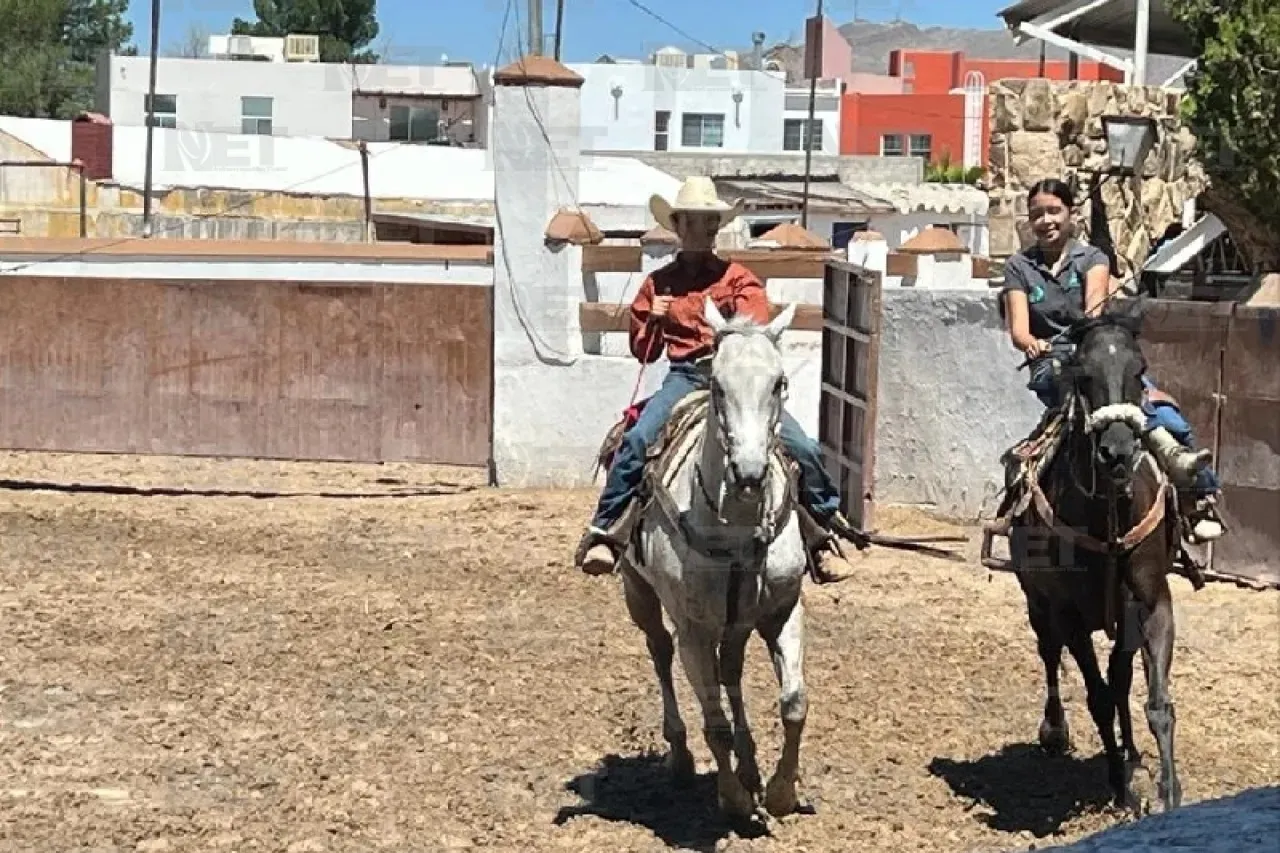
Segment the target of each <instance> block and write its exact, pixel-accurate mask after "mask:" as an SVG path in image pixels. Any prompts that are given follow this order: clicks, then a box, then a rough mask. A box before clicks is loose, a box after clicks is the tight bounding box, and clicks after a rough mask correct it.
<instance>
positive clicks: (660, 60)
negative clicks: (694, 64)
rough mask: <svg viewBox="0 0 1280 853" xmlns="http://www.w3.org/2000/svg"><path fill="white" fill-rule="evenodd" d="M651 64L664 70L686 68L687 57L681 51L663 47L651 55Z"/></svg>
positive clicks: (687, 65)
mask: <svg viewBox="0 0 1280 853" xmlns="http://www.w3.org/2000/svg"><path fill="white" fill-rule="evenodd" d="M653 64H654V65H661V66H663V67H666V68H688V67H689V57H688V55H686V54H685V52H684V51H683V50H680V49H678V48H674V47H664V48H662V49H661V50H659V51H657V52H656V53H654V55H653Z"/></svg>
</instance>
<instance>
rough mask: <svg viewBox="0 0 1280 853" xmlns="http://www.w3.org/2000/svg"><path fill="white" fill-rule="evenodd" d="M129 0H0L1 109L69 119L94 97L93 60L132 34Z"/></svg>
mask: <svg viewBox="0 0 1280 853" xmlns="http://www.w3.org/2000/svg"><path fill="white" fill-rule="evenodd" d="M128 5H129V4H128V0H0V21H3V22H4V24H3V26H0V67H3V68H4V76H3V78H2V79H0V114H4V115H17V116H26V117H31V118H72V117H74V116H75V115H77V114H78V113H80V112H82V111H84V110H86V109H90V108H91V107H92V106H93V100H94V65H95V63H96V61H97V59H98V56H99V55H100V54H101V53H103V52H104V51H119V50H121V49H122V48H123V46H124V43H125V42H126V41H127V40H128V39H129V38H130V37H131V36H132V35H133V27H132V26H131V25H130V24H129V23H128V22H127V21H125V19H124V13H125V11H126V10H127V9H128Z"/></svg>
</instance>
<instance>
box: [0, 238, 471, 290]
mask: <svg viewBox="0 0 1280 853" xmlns="http://www.w3.org/2000/svg"><path fill="white" fill-rule="evenodd" d="M264 242H265V241H264ZM267 245H268V246H269V244H267ZM56 257H58V256H56V255H54V256H40V255H32V254H30V253H14V252H7V251H5V248H4V244H3V242H0V275H3V274H5V273H8V272H9V271H10V270H14V271H15V272H16V271H18V270H15V268H19V267H20V272H21V274H22V275H27V276H49V277H53V278H64V277H65V278H79V277H87V278H124V279H135V280H141V279H152V280H155V279H174V280H183V279H187V280H196V281H261V280H263V279H269V280H275V281H300V282H324V281H330V282H338V283H351V282H369V283H381V284H469V285H475V286H477V287H490V286H492V284H493V268H492V267H490V266H489V265H488V264H480V263H459V262H457V261H453V262H450V263H448V264H445V263H442V262H440V261H389V262H388V261H367V260H303V261H300V260H297V259H296V258H272V257H269V256H268V257H245V256H237V257H233V258H220V257H210V256H200V257H189V258H183V257H175V256H172V255H166V256H163V257H155V256H148V255H145V254H139V255H116V254H112V255H103V254H93V253H86V254H84V255H82V256H81V258H80V259H79V260H55V259H54V258H56Z"/></svg>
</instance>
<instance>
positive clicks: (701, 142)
mask: <svg viewBox="0 0 1280 853" xmlns="http://www.w3.org/2000/svg"><path fill="white" fill-rule="evenodd" d="M680 144H681V145H683V146H684V147H685V148H723V147H724V114H723V113H685V114H684V115H683V116H681V117H680Z"/></svg>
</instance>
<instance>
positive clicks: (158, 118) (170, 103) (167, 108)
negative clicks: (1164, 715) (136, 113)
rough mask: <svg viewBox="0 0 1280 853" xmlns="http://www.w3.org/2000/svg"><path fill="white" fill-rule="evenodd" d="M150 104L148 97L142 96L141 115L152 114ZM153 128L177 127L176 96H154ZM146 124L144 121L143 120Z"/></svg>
mask: <svg viewBox="0 0 1280 853" xmlns="http://www.w3.org/2000/svg"><path fill="white" fill-rule="evenodd" d="M151 107H152V102H151V96H150V95H143V96H142V111H143V113H151V112H152V109H151ZM154 116H155V126H156V127H170V128H173V127H177V126H178V96H177V95H160V94H157V95H156V100H155V111H154ZM143 124H144V125H145V124H146V119H145V118H144V119H143Z"/></svg>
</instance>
